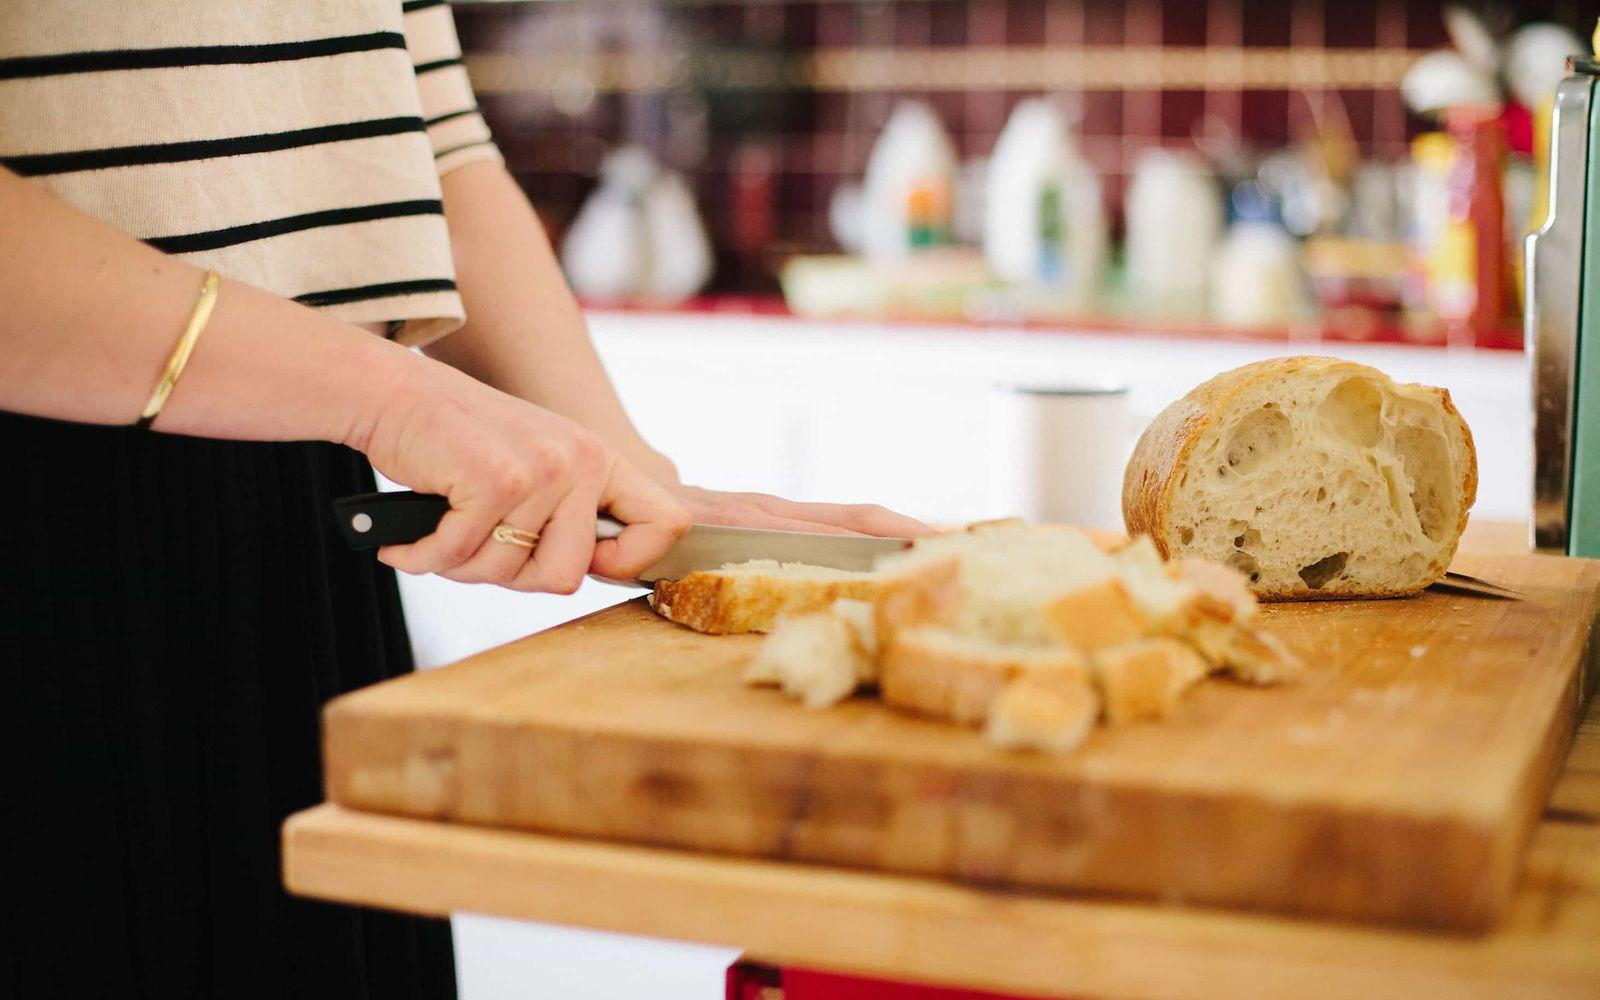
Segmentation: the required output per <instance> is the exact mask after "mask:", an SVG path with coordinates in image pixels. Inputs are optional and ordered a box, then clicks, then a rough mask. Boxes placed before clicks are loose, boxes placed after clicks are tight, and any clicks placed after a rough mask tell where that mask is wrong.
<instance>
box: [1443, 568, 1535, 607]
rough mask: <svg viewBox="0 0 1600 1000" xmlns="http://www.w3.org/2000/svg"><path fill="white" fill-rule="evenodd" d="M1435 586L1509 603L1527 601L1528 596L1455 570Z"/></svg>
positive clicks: (1446, 574)
mask: <svg viewBox="0 0 1600 1000" xmlns="http://www.w3.org/2000/svg"><path fill="white" fill-rule="evenodd" d="M1433 586H1435V587H1437V588H1439V589H1440V590H1453V591H1456V592H1458V593H1462V594H1475V595H1477V596H1478V597H1498V598H1500V599H1502V600H1507V601H1521V600H1525V599H1526V597H1527V595H1525V594H1524V593H1522V591H1520V590H1512V589H1511V588H1510V587H1502V586H1500V585H1499V584H1498V583H1490V582H1489V581H1488V580H1480V579H1479V578H1478V577H1475V576H1468V575H1467V574H1465V573H1457V572H1456V571H1455V570H1450V571H1449V572H1447V573H1445V575H1444V579H1443V580H1439V581H1437V582H1435V583H1434V584H1433Z"/></svg>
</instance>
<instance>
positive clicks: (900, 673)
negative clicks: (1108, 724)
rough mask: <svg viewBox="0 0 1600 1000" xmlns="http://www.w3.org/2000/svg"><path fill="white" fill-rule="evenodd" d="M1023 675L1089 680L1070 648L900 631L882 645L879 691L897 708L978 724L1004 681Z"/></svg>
mask: <svg viewBox="0 0 1600 1000" xmlns="http://www.w3.org/2000/svg"><path fill="white" fill-rule="evenodd" d="M1023 676H1053V677H1061V678H1066V679H1068V680H1073V681H1076V682H1077V683H1080V684H1083V685H1087V684H1088V683H1089V661H1088V660H1087V659H1086V658H1085V657H1084V655H1083V654H1082V653H1080V652H1078V651H1077V650H1075V649H1073V648H1071V647H1069V646H1059V645H1058V646H1018V645H1006V644H1002V643H996V642H993V641H990V640H987V639H977V638H973V637H971V636H965V635H961V634H959V633H956V632H952V631H950V630H948V629H941V628H932V627H927V626H923V627H918V628H907V629H901V630H900V631H899V632H897V633H896V634H895V635H894V636H893V637H892V638H891V639H890V640H889V641H888V642H886V643H885V644H884V646H883V653H882V656H881V658H880V659H879V662H878V689H879V692H880V693H881V695H882V697H883V700H884V701H885V702H886V703H887V704H890V705H893V706H895V707H896V708H900V709H904V710H906V711H909V712H915V713H918V714H920V715H929V716H933V717H934V718H939V719H945V720H947V721H950V722H955V723H959V724H962V725H969V726H971V725H981V724H982V723H983V722H984V721H985V720H987V719H988V718H989V709H990V706H991V705H993V704H994V701H995V699H996V698H998V697H999V696H1000V692H1001V691H1003V690H1004V689H1005V688H1006V686H1007V685H1009V684H1010V683H1011V682H1012V681H1014V680H1016V679H1017V678H1019V677H1023Z"/></svg>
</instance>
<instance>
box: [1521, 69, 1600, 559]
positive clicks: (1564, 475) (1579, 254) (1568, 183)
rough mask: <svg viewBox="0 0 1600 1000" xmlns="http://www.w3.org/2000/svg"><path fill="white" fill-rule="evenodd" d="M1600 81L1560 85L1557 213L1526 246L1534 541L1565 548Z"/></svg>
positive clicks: (1553, 201) (1555, 133)
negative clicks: (1592, 121) (1591, 131)
mask: <svg viewBox="0 0 1600 1000" xmlns="http://www.w3.org/2000/svg"><path fill="white" fill-rule="evenodd" d="M1593 90H1594V79H1593V78H1592V77H1588V76H1572V77H1568V78H1567V79H1566V80H1564V81H1562V83H1561V86H1560V88H1559V89H1558V90H1557V91H1556V103H1555V117H1554V119H1553V121H1552V123H1551V127H1550V134H1551V137H1552V138H1551V143H1552V150H1551V157H1550V215H1549V217H1548V218H1547V219H1546V220H1545V223H1544V225H1543V226H1541V227H1540V228H1539V230H1538V232H1535V233H1533V234H1532V235H1530V236H1529V237H1528V241H1527V247H1526V251H1525V254H1526V257H1525V260H1526V268H1525V272H1526V274H1527V279H1526V280H1527V295H1526V296H1525V301H1526V302H1527V310H1526V315H1525V318H1524V324H1525V325H1524V339H1525V340H1526V342H1527V344H1528V345H1529V348H1530V350H1531V351H1532V355H1533V357H1532V364H1533V454H1534V465H1533V468H1534V472H1533V538H1532V542H1533V547H1534V548H1536V549H1554V550H1557V551H1562V552H1565V551H1566V548H1567V529H1568V522H1569V514H1570V510H1571V499H1572V498H1571V491H1572V418H1573V402H1574V400H1573V394H1574V391H1575V388H1576V386H1575V383H1574V375H1575V370H1576V363H1577V347H1578V294H1579V277H1580V274H1581V271H1580V268H1581V266H1582V261H1583V215H1584V212H1583V207H1584V206H1583V198H1584V185H1585V183H1586V179H1587V173H1588V147H1589V135H1588V128H1589V102H1590V100H1591V99H1592V98H1591V95H1592V93H1593Z"/></svg>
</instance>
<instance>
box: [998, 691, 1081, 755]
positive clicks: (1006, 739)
mask: <svg viewBox="0 0 1600 1000" xmlns="http://www.w3.org/2000/svg"><path fill="white" fill-rule="evenodd" d="M1099 715H1100V698H1099V696H1098V695H1096V694H1095V691H1094V688H1093V687H1091V686H1090V685H1089V684H1088V683H1086V682H1085V681H1084V680H1083V679H1081V678H1074V677H1068V676H1066V675H1064V674H1033V673H1030V674H1024V675H1023V676H1021V677H1018V678H1017V679H1016V680H1014V681H1012V682H1011V683H1010V684H1007V685H1006V686H1005V688H1004V690H1002V691H1001V692H1000V695H999V697H997V698H996V699H995V700H994V704H993V705H991V706H990V707H989V721H988V723H987V724H985V726H984V729H983V735H984V737H985V738H987V739H988V740H989V742H990V743H994V744H996V745H997V746H1003V747H1012V748H1015V749H1019V750H1043V751H1045V752H1047V753H1057V754H1060V753H1066V752H1068V751H1069V750H1075V749H1077V747H1078V746H1079V745H1080V744H1081V743H1083V741H1084V740H1085V739H1088V737H1089V731H1090V730H1091V729H1093V728H1094V722H1095V719H1096V718H1098V717H1099Z"/></svg>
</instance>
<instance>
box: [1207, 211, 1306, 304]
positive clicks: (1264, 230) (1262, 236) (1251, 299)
mask: <svg viewBox="0 0 1600 1000" xmlns="http://www.w3.org/2000/svg"><path fill="white" fill-rule="evenodd" d="M1304 287H1305V277H1304V275H1303V274H1302V273H1301V270H1300V247H1299V245H1298V244H1296V243H1295V241H1294V238H1293V237H1291V236H1290V235H1289V234H1288V233H1286V232H1284V230H1283V227H1282V226H1280V225H1278V224H1277V223H1276V222H1271V221H1245V222H1237V223H1235V224H1234V225H1233V227H1232V228H1230V229H1229V230H1228V235H1227V237H1226V238H1225V239H1224V240H1223V241H1222V245H1221V246H1220V247H1219V248H1218V249H1217V254H1216V257H1215V258H1214V259H1213V261H1212V263H1211V318H1212V319H1214V320H1216V321H1217V322H1218V323H1224V324H1227V325H1228V326H1240V327H1263V326H1285V325H1288V324H1289V323H1292V322H1294V320H1295V319H1296V318H1297V317H1298V316H1299V314H1300V312H1301V309H1302V305H1303V301H1304V295H1303V289H1304Z"/></svg>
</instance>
